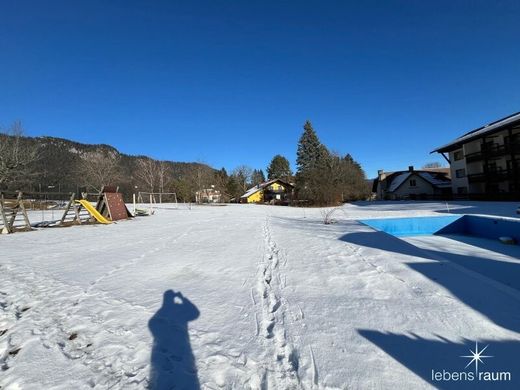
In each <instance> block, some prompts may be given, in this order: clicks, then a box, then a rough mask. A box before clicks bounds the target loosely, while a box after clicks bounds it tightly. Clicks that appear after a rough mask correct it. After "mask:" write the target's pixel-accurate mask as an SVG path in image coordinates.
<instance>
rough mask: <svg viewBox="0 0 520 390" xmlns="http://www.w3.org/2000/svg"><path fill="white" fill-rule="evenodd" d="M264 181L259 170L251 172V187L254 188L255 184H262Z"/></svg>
mask: <svg viewBox="0 0 520 390" xmlns="http://www.w3.org/2000/svg"><path fill="white" fill-rule="evenodd" d="M264 181H265V175H264V172H263V171H262V170H261V169H255V170H253V173H252V174H251V185H253V186H256V185H257V184H260V183H263V182H264Z"/></svg>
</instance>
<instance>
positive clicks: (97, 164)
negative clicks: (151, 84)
mask: <svg viewBox="0 0 520 390" xmlns="http://www.w3.org/2000/svg"><path fill="white" fill-rule="evenodd" d="M296 163H297V170H296V173H295V174H293V172H292V170H291V167H290V163H289V160H288V159H287V158H286V157H284V156H282V155H280V154H278V155H275V156H274V157H273V158H272V159H271V161H270V163H269V165H268V167H267V168H266V170H265V172H266V173H267V175H265V174H264V170H263V169H253V168H251V167H249V166H247V165H240V166H238V167H236V168H235V169H233V170H232V171H231V172H230V173H228V172H227V171H226V169H225V168H222V169H220V170H217V169H214V168H212V167H210V166H208V165H207V164H204V163H181V162H172V161H159V160H155V159H152V158H150V157H148V156H130V155H126V154H123V153H120V152H119V151H118V150H117V149H115V148H113V147H112V146H109V145H86V144H81V143H78V142H73V141H69V140H65V139H60V138H54V137H36V138H34V137H26V136H24V132H23V127H22V125H21V124H20V123H19V122H16V123H14V124H13V125H12V126H10V127H9V128H8V129H3V130H2V129H0V190H3V191H6V190H8V191H9V190H10V191H14V190H23V191H28V192H33V193H34V192H62V193H66V192H99V191H100V190H101V188H102V187H103V186H104V185H117V186H119V188H120V191H121V192H123V193H124V194H125V195H126V196H127V198H128V197H129V196H131V194H132V193H136V192H139V191H141V192H163V193H164V192H175V193H176V194H177V198H178V199H179V201H181V202H192V201H194V200H195V193H196V192H197V191H200V190H203V189H209V188H212V189H214V190H216V191H220V193H221V200H222V201H223V202H229V201H238V200H239V199H240V196H241V195H243V194H244V193H245V192H246V191H247V190H248V189H249V188H251V187H253V186H255V185H258V184H261V183H263V182H265V181H267V180H272V179H281V180H283V181H285V182H287V183H291V184H295V185H296V187H295V194H294V195H295V198H294V200H295V201H296V202H299V203H301V204H304V205H306V204H309V205H331V204H337V203H340V202H344V201H349V200H357V199H364V198H366V197H367V196H368V194H369V186H368V185H367V183H366V178H365V174H364V172H363V170H362V168H361V166H360V165H359V163H357V162H356V161H355V160H354V159H353V158H352V156H351V155H349V154H346V155H343V156H342V155H339V154H337V153H333V152H330V151H329V150H328V149H327V148H326V147H325V145H323V144H322V143H321V142H320V141H319V139H318V136H317V134H316V132H315V131H314V129H313V127H312V124H311V123H310V122H309V121H307V122H306V123H305V125H304V131H303V134H302V136H301V137H300V140H299V142H298V152H297V160H296Z"/></svg>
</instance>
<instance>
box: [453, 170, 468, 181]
mask: <svg viewBox="0 0 520 390" xmlns="http://www.w3.org/2000/svg"><path fill="white" fill-rule="evenodd" d="M455 176H456V177H458V178H459V179H460V178H461V177H466V170H465V169H457V170H456V171H455Z"/></svg>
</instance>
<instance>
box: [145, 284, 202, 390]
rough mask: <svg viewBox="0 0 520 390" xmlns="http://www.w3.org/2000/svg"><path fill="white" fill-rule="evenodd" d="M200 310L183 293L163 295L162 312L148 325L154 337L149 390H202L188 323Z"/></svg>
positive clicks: (171, 292)
mask: <svg viewBox="0 0 520 390" xmlns="http://www.w3.org/2000/svg"><path fill="white" fill-rule="evenodd" d="M199 314H200V313H199V310H198V309H197V307H196V306H195V305H194V304H193V303H191V301H190V300H189V299H188V298H186V297H184V296H183V295H182V294H181V293H180V292H174V291H173V290H167V291H165V292H164V296H163V303H162V306H161V308H160V309H159V310H158V311H157V313H155V314H154V316H153V317H152V318H151V319H150V321H149V322H148V327H149V328H150V332H151V333H152V335H153V348H152V357H151V369H150V385H149V389H152V390H164V389H179V390H181V389H182V390H198V389H200V384H199V379H198V376H197V367H196V365H195V358H194V356H193V352H192V350H191V345H190V338H189V333H188V322H189V321H193V320H195V319H197V318H198V317H199Z"/></svg>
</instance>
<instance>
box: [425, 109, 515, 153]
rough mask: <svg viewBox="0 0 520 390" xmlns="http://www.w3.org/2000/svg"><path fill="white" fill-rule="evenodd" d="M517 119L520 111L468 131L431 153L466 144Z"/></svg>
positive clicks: (447, 150)
mask: <svg viewBox="0 0 520 390" xmlns="http://www.w3.org/2000/svg"><path fill="white" fill-rule="evenodd" d="M516 121H520V112H517V113H515V114H513V115H510V116H508V117H505V118H502V119H499V120H498V121H495V122H491V123H489V124H487V125H485V126H482V127H479V128H478V129H475V130H472V131H470V132H469V133H466V134H464V135H463V136H461V137H459V138H457V139H455V140H454V141H452V142H450V143H449V144H446V145H443V146H441V147H439V148H437V149H435V150H433V151H432V152H431V153H434V152H439V153H443V152H449V151H451V150H453V149H456V148H458V147H459V146H461V145H462V144H464V143H466V142H469V141H472V140H473V139H476V138H480V137H483V136H484V135H487V134H490V133H493V132H497V131H500V130H501V129H502V128H503V127H504V126H506V125H509V124H511V123H514V122H516Z"/></svg>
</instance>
